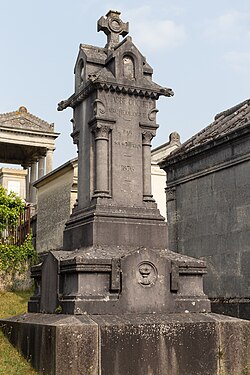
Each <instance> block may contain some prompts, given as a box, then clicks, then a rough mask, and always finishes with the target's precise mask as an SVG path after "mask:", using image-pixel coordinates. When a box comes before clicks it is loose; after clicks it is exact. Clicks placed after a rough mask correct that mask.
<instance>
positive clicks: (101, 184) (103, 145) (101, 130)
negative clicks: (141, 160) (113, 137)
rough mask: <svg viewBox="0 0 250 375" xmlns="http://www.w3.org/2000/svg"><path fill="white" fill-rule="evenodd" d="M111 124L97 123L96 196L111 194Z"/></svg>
mask: <svg viewBox="0 0 250 375" xmlns="http://www.w3.org/2000/svg"><path fill="white" fill-rule="evenodd" d="M110 131H111V128H110V126H108V125H102V124H97V125H95V127H94V129H93V133H94V135H95V176H96V180H95V190H94V194H95V196H107V195H109V132H110Z"/></svg>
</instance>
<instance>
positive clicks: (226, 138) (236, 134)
mask: <svg viewBox="0 0 250 375" xmlns="http://www.w3.org/2000/svg"><path fill="white" fill-rule="evenodd" d="M248 134H250V126H249V123H247V124H246V125H245V126H244V127H243V128H240V129H236V130H235V129H234V130H233V131H232V132H231V133H228V134H223V135H222V136H220V137H217V138H215V139H212V140H210V141H209V142H206V143H204V144H200V145H197V146H196V147H194V148H191V149H187V150H185V152H183V153H182V152H181V148H179V149H177V151H176V154H175V152H173V153H171V154H170V155H168V156H167V157H166V158H165V159H164V160H163V161H162V162H160V163H159V166H160V168H163V169H165V168H168V167H170V166H172V165H175V164H177V163H181V162H184V161H185V160H188V159H189V158H193V157H198V155H200V154H202V153H205V152H208V151H210V150H211V149H213V148H216V147H218V146H221V145H223V144H226V143H229V142H232V141H234V140H236V139H237V138H240V137H243V136H244V137H245V136H246V135H248Z"/></svg>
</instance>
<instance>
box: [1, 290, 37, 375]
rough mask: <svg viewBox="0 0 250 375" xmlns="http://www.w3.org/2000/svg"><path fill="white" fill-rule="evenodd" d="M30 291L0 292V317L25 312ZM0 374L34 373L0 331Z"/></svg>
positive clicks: (31, 374)
mask: <svg viewBox="0 0 250 375" xmlns="http://www.w3.org/2000/svg"><path fill="white" fill-rule="evenodd" d="M31 294H32V291H26V292H3V293H1V292H0V319H4V318H7V317H8V316H12V315H17V314H23V313H25V312H27V303H28V300H29V299H30V296H31ZM0 358H1V360H0V374H2V375H17V374H18V375H36V374H37V372H36V371H34V370H33V369H32V367H31V366H30V364H29V363H28V362H27V361H26V360H25V359H24V358H22V356H21V355H20V354H19V353H18V351H17V350H16V349H15V348H14V347H13V346H12V345H11V344H10V343H9V341H8V340H7V338H5V337H4V335H3V333H2V332H0Z"/></svg>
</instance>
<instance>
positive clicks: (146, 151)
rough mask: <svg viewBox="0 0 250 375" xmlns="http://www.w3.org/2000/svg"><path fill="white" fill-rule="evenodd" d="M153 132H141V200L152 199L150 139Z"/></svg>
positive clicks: (153, 134)
mask: <svg viewBox="0 0 250 375" xmlns="http://www.w3.org/2000/svg"><path fill="white" fill-rule="evenodd" d="M154 136H155V132H153V131H151V130H145V131H143V132H142V166H143V200H144V201H154V199H153V195H152V190H151V141H152V139H153V137H154Z"/></svg>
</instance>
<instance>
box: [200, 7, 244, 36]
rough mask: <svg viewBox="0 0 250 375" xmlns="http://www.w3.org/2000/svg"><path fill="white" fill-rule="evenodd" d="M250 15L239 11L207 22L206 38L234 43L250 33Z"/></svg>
mask: <svg viewBox="0 0 250 375" xmlns="http://www.w3.org/2000/svg"><path fill="white" fill-rule="evenodd" d="M249 21H250V14H249V13H242V12H239V11H237V10H231V11H228V12H226V13H224V14H222V15H220V16H219V17H217V18H214V19H212V20H209V21H207V23H206V26H205V33H204V34H205V36H206V37H208V38H209V39H211V40H224V41H225V40H228V41H231V42H232V41H233V40H237V39H239V38H242V36H243V35H246V34H247V33H248V32H249V27H248V25H249Z"/></svg>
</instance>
